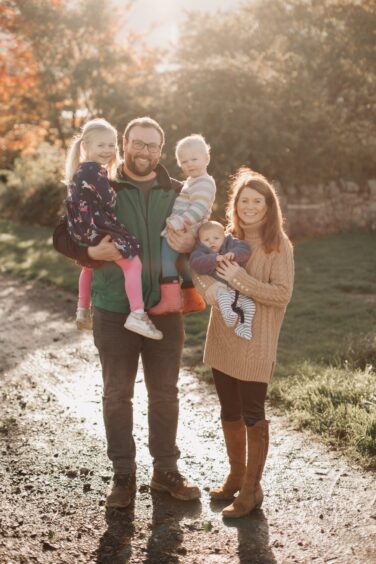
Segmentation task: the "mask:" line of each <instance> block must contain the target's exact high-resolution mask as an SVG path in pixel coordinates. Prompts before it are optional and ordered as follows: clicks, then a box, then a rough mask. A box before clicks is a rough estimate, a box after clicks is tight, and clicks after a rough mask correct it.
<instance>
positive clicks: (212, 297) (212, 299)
mask: <svg viewBox="0 0 376 564" xmlns="http://www.w3.org/2000/svg"><path fill="white" fill-rule="evenodd" d="M218 288H226V285H225V284H222V282H214V284H212V285H211V286H209V288H208V289H207V290H206V292H205V301H206V303H208V304H209V305H211V306H214V305H216V304H217V290H218Z"/></svg>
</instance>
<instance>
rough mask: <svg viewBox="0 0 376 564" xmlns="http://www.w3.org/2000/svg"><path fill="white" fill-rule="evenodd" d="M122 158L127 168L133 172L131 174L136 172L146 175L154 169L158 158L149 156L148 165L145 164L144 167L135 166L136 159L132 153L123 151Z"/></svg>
mask: <svg viewBox="0 0 376 564" xmlns="http://www.w3.org/2000/svg"><path fill="white" fill-rule="evenodd" d="M124 158H125V164H126V167H127V168H128V170H130V171H131V172H133V174H136V175H137V176H148V175H149V174H150V173H151V172H153V170H155V168H156V166H157V164H158V160H159V159H153V158H151V159H149V166H147V167H146V168H144V169H139V168H138V167H137V164H136V160H135V157H134V156H133V155H130V154H129V153H125V155H124ZM143 158H144V157H143Z"/></svg>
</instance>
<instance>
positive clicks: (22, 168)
mask: <svg viewBox="0 0 376 564" xmlns="http://www.w3.org/2000/svg"><path fill="white" fill-rule="evenodd" d="M63 165H64V155H63V153H62V151H61V150H60V149H59V148H57V147H55V146H53V145H50V144H48V143H42V144H41V145H40V146H39V147H38V149H37V151H36V152H35V153H34V154H33V155H27V156H20V157H18V158H17V159H16V160H15V162H14V168H13V170H3V171H1V175H3V176H4V177H5V179H6V180H5V182H1V183H0V213H1V216H2V217H3V218H5V219H12V220H14V221H19V222H22V223H30V224H37V225H45V226H52V225H55V224H56V223H57V221H58V218H59V216H60V215H61V213H62V210H63V201H64V197H65V188H64V186H63V184H62V182H61V180H62V170H63Z"/></svg>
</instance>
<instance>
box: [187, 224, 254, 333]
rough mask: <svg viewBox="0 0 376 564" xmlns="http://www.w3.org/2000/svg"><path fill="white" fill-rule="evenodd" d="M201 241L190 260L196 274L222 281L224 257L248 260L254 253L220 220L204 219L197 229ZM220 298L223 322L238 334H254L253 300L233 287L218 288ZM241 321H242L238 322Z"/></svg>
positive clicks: (219, 305)
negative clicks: (228, 232) (219, 266)
mask: <svg viewBox="0 0 376 564" xmlns="http://www.w3.org/2000/svg"><path fill="white" fill-rule="evenodd" d="M198 236H199V241H198V243H197V245H196V247H195V248H194V250H193V251H192V253H191V256H190V259H189V264H190V267H191V269H192V270H194V271H195V272H197V274H208V275H210V276H212V277H213V278H216V279H217V280H220V281H221V282H224V281H223V279H222V278H220V277H219V276H218V274H217V273H216V267H217V264H218V263H219V262H221V261H223V260H225V259H227V260H230V261H235V262H237V263H238V264H240V265H243V264H245V263H246V262H247V261H248V259H249V257H250V256H251V250H250V248H249V245H248V243H246V242H245V241H242V240H240V239H235V238H234V237H233V236H232V235H227V236H226V234H225V229H224V227H223V225H221V224H220V223H218V222H217V221H207V222H206V223H203V224H202V225H201V227H200V228H199V231H198ZM217 302H218V307H219V309H220V311H221V314H222V317H223V320H224V322H225V323H226V325H227V326H228V327H234V326H235V325H236V324H237V326H236V328H235V333H236V334H237V335H238V337H242V338H243V339H248V340H250V339H251V338H252V320H253V316H254V313H255V310H256V306H255V303H254V301H253V300H252V299H251V298H248V297H247V296H242V295H241V294H239V292H238V291H237V290H233V289H232V288H230V287H229V288H223V287H221V288H218V290H217ZM237 322H239V323H237Z"/></svg>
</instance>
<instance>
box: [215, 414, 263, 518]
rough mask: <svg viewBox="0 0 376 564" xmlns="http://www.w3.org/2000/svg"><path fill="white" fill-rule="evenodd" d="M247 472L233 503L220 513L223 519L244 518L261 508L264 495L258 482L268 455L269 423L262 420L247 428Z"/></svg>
mask: <svg viewBox="0 0 376 564" xmlns="http://www.w3.org/2000/svg"><path fill="white" fill-rule="evenodd" d="M247 438H248V456H247V470H246V474H245V478H244V482H243V485H242V488H241V490H240V493H239V495H238V496H237V498H236V499H235V501H234V502H233V503H232V504H231V505H229V506H228V507H225V508H224V510H223V511H222V514H223V516H224V517H244V516H245V515H247V514H248V513H250V512H251V511H252V510H253V509H258V508H259V507H261V504H262V501H263V499H264V494H263V491H262V488H261V484H260V480H261V476H262V472H263V469H264V465H265V460H266V456H267V453H268V444H269V421H266V419H263V420H261V421H258V422H257V423H256V424H255V425H253V426H252V427H247Z"/></svg>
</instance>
